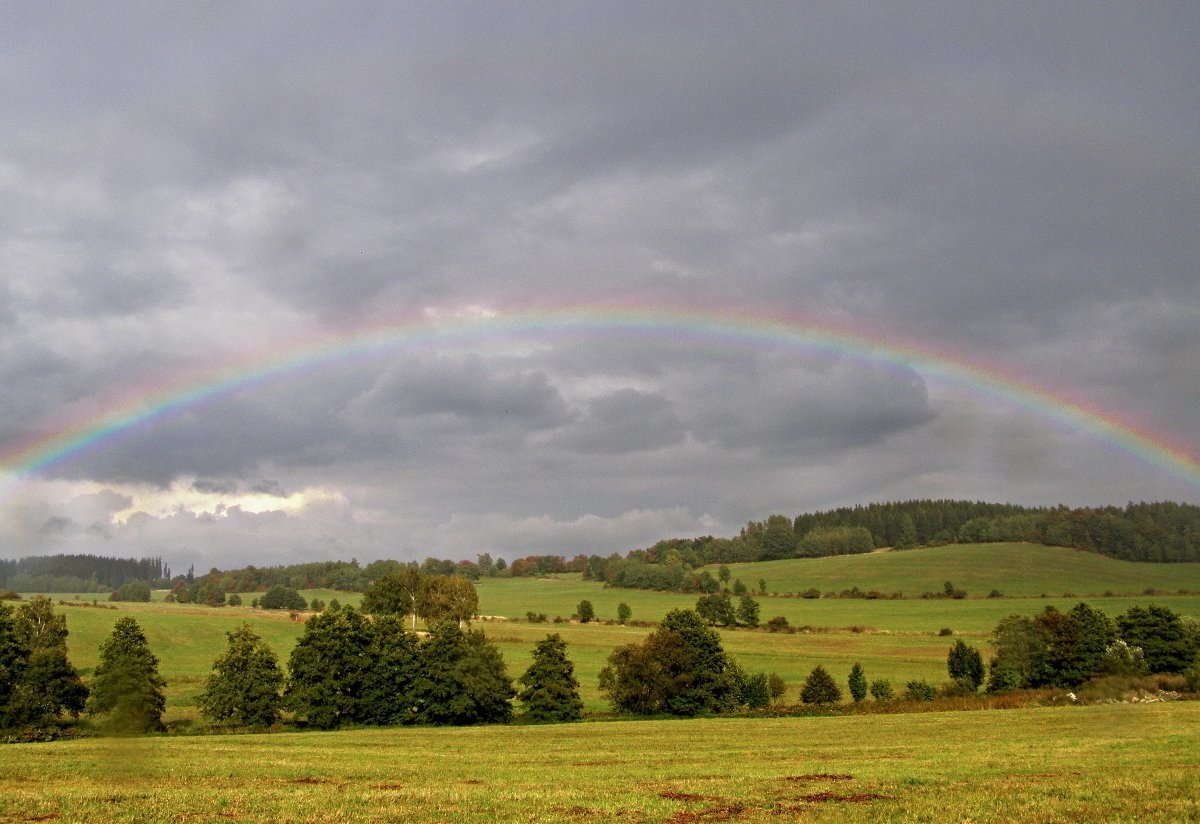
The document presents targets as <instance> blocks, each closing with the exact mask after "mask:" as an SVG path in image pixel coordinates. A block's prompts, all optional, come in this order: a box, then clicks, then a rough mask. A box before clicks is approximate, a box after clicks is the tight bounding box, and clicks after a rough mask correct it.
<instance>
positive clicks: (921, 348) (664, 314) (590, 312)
mask: <svg viewBox="0 0 1200 824" xmlns="http://www.w3.org/2000/svg"><path fill="white" fill-rule="evenodd" d="M581 336H582V337H586V336H611V337H625V338H628V337H643V338H662V339H668V340H677V339H685V340H693V341H696V342H697V343H711V344H713V345H717V346H748V347H756V348H762V347H775V348H781V347H782V348H787V349H790V350H794V351H797V352H798V353H803V354H806V355H809V356H813V355H816V356H826V357H831V358H851V359H855V360H858V361H861V362H863V363H868V364H873V365H881V366H885V367H892V368H907V369H913V370H915V371H917V372H918V373H919V374H921V375H922V376H923V377H926V378H931V379H933V380H935V381H941V382H945V383H947V384H949V385H951V386H953V387H959V388H964V389H966V390H968V391H969V392H971V393H973V394H977V395H980V396H983V397H986V398H990V399H993V400H998V401H1000V402H1002V403H1004V404H1008V405H1011V406H1015V407H1018V408H1020V409H1023V410H1026V411H1028V412H1030V413H1032V414H1033V415H1035V416H1038V417H1040V418H1044V419H1047V420H1049V421H1051V422H1053V423H1054V424H1056V425H1057V426H1060V427H1063V428H1065V429H1067V430H1070V431H1073V432H1078V433H1081V434H1083V435H1084V436H1087V437H1089V438H1092V439H1095V440H1097V441H1100V442H1104V443H1108V444H1111V445H1113V446H1115V447H1116V448H1118V449H1120V450H1122V451H1124V452H1126V453H1129V454H1131V455H1133V456H1135V457H1136V458H1137V459H1139V460H1141V461H1144V462H1146V463H1148V464H1150V465H1152V466H1154V467H1157V468H1159V469H1161V470H1164V471H1166V472H1167V473H1169V474H1171V475H1174V476H1176V477H1178V478H1180V479H1182V480H1183V481H1184V482H1186V483H1187V484H1190V485H1191V486H1193V487H1195V488H1196V489H1198V490H1200V455H1198V453H1197V452H1196V451H1195V450H1194V449H1192V448H1190V447H1189V446H1186V445H1184V444H1183V443H1182V442H1179V441H1176V440H1173V439H1172V438H1171V437H1170V436H1168V435H1166V434H1164V433H1161V432H1156V431H1153V430H1151V429H1149V428H1148V427H1146V426H1144V425H1141V424H1138V423H1136V422H1135V421H1133V420H1132V419H1129V418H1125V417H1122V416H1119V415H1117V414H1114V413H1113V412H1111V411H1107V410H1105V409H1102V408H1100V407H1098V406H1096V405H1094V404H1091V403H1089V402H1087V401H1086V400H1083V399H1081V398H1078V397H1073V396H1072V395H1070V394H1068V393H1067V392H1064V391H1063V390H1061V389H1056V388H1052V387H1050V386H1047V385H1045V384H1043V383H1039V382H1038V381H1036V380H1033V379H1030V378H1028V377H1024V376H1018V375H1017V374H1015V373H1013V372H1011V371H1009V370H1008V369H1006V368H1005V367H1003V366H1002V365H1000V364H995V363H989V362H986V361H984V360H982V359H979V358H973V357H963V356H962V355H960V354H956V353H951V352H947V351H944V350H941V349H938V348H937V347H935V346H933V345H930V344H929V343H926V342H921V341H917V340H914V339H908V338H905V337H903V336H902V335H899V334H897V333H894V332H890V331H886V330H885V331H883V332H880V331H877V330H873V329H872V330H867V329H863V328H860V327H856V326H854V325H852V324H850V323H845V322H840V321H838V320H831V319H829V318H815V317H805V316H801V315H783V314H778V313H774V312H771V311H769V310H741V311H730V310H729V309H728V308H727V307H721V308H706V307H695V306H689V307H671V308H661V307H654V308H650V307H646V306H644V305H642V306H639V305H585V306H567V307H561V306H554V307H549V308H536V309H528V308H525V309H518V310H513V311H504V310H500V311H484V310H477V311H468V312H463V313H458V314H451V315H445V314H439V313H426V314H424V315H422V316H420V317H417V318H406V319H403V320H400V321H395V320H385V321H378V322H374V323H370V324H367V325H365V326H364V327H362V328H359V329H356V330H351V331H340V332H334V333H327V334H325V336H324V337H322V338H321V339H320V340H318V341H316V342H312V341H309V342H304V343H294V342H292V343H286V344H283V345H279V346H277V347H276V348H275V349H273V350H268V351H263V352H259V353H257V354H256V355H254V356H252V357H248V358H247V357H244V356H243V357H242V358H241V359H240V360H238V361H230V362H227V363H224V364H219V365H215V366H208V367H206V368H204V369H200V370H194V371H192V372H190V373H186V374H183V375H178V376H174V377H172V378H171V379H169V380H165V381H161V382H160V383H159V384H157V385H155V386H152V387H142V388H141V389H140V390H133V391H132V392H130V393H129V394H127V395H126V396H125V397H124V399H121V400H118V401H115V402H113V403H111V404H110V405H109V406H108V408H106V409H104V410H103V411H101V412H100V413H99V414H91V415H89V416H87V417H83V418H81V419H79V420H75V421H69V422H66V423H60V424H58V425H57V426H56V427H55V428H54V430H53V431H52V432H50V433H49V434H43V435H42V436H40V437H38V438H34V439H31V440H29V441H27V442H25V443H22V444H16V445H9V446H8V447H7V449H5V450H3V451H0V469H4V470H7V471H8V472H9V473H10V474H14V475H16V476H18V477H28V476H32V475H37V474H42V473H46V472H47V471H49V470H52V469H54V468H55V467H57V466H60V465H63V464H66V463H68V462H70V461H71V460H73V459H78V458H79V457H81V456H83V455H85V454H88V453H91V452H92V451H95V450H99V449H103V448H106V447H110V446H112V445H113V444H114V443H115V442H116V441H117V440H119V439H121V438H124V437H129V436H132V435H133V434H135V433H136V432H137V431H138V430H139V428H141V427H144V426H148V425H151V424H152V423H154V422H155V421H158V420H160V419H163V418H165V417H169V416H171V415H172V414H176V413H179V412H181V411H184V410H188V409H192V408H194V407H199V406H202V405H203V404H205V403H208V402H211V401H214V400H216V399H218V398H220V397H222V396H225V395H229V394H232V393H234V392H241V391H246V390H248V389H252V388H253V387H254V386H256V385H259V384H263V383H266V382H269V381H272V380H276V379H279V378H281V377H288V376H294V375H297V374H301V373H304V372H308V371H313V370H322V369H329V368H333V367H336V366H338V365H340V364H345V363H347V362H353V361H356V360H361V359H366V358H373V357H380V356H383V355H387V354H391V353H395V352H399V351H405V350H414V349H420V348H424V347H452V346H472V345H480V344H488V343H493V342H498V341H502V340H504V339H514V340H517V339H522V340H523V339H530V338H532V339H556V338H562V337H581Z"/></svg>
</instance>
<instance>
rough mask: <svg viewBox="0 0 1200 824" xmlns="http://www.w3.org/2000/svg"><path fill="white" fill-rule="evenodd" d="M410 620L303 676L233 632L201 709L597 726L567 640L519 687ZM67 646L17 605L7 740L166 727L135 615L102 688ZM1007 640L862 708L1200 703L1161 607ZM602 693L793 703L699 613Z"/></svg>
mask: <svg viewBox="0 0 1200 824" xmlns="http://www.w3.org/2000/svg"><path fill="white" fill-rule="evenodd" d="M430 580H447V579H445V578H444V577H441V576H432V577H431V578H430ZM460 580H461V579H460ZM468 583H469V582H468ZM406 615H407V613H406V612H403V611H399V610H397V611H385V610H383V609H381V611H380V612H378V613H376V614H367V613H366V612H364V611H360V610H357V609H355V608H353V607H339V608H333V609H326V610H325V611H323V612H320V613H318V614H315V615H313V616H311V617H310V618H309V619H308V620H307V621H306V622H305V625H304V631H303V633H302V634H301V636H300V638H299V639H298V640H297V642H296V645H295V646H294V647H293V648H292V651H291V653H290V655H289V657H288V661H287V666H286V671H285V669H284V667H282V666H281V665H280V662H279V659H278V657H277V656H276V654H275V653H274V651H273V650H272V649H271V648H270V647H269V646H268V645H267V644H266V643H265V642H264V641H263V639H262V638H261V637H260V636H259V635H258V634H257V633H256V632H254V630H253V628H252V627H251V626H250V625H249V624H243V625H241V626H240V627H238V628H236V629H233V630H231V631H229V632H228V633H227V646H226V649H225V651H224V652H223V653H222V654H221V655H220V656H219V657H218V658H217V659H216V660H215V661H214V662H213V666H212V671H211V673H210V675H209V677H208V678H207V679H206V681H205V684H204V687H203V689H202V690H201V693H200V696H199V698H198V706H199V708H200V711H201V714H202V715H203V716H204V717H205V718H206V719H208V720H209V721H211V722H212V723H214V724H216V725H218V726H225V727H241V728H245V727H272V726H274V725H276V724H279V723H281V721H282V720H283V718H284V715H283V714H284V713H285V712H286V713H291V717H292V723H296V724H299V725H301V726H308V727H313V728H319V729H335V728H339V727H344V726H347V725H379V726H392V725H407V724H435V725H437V724H445V725H467V724H481V723H507V722H508V721H510V720H512V719H513V713H514V707H513V703H512V702H513V699H514V698H515V699H516V701H517V702H518V703H519V704H520V705H521V706H522V707H523V716H524V717H526V718H528V719H529V720H533V721H572V720H576V719H579V718H581V717H582V713H583V703H582V701H581V699H580V696H579V683H578V680H577V679H576V678H575V675H574V665H573V664H572V662H571V661H570V658H569V657H568V655H567V644H566V642H565V641H564V640H563V639H562V638H561V636H559V635H557V634H548V635H547V636H546V638H545V639H543V640H541V641H539V642H538V643H537V644H535V646H534V649H533V651H532V662H531V663H530V665H529V667H528V668H527V669H526V670H525V672H524V673H523V674H522V675H520V676H519V677H518V678H517V679H516V684H515V685H514V683H513V680H512V679H510V677H509V675H508V673H507V669H506V667H505V663H504V659H503V656H502V655H501V653H500V651H499V650H498V649H497V648H496V646H495V644H494V643H493V642H491V641H490V640H489V639H488V638H487V637H486V636H485V635H484V634H483V633H482V632H481V631H478V630H471V629H470V628H469V627H468V628H466V629H464V628H463V627H462V626H461V625H460V623H459V622H458V621H456V620H453V619H435V620H430V621H427V627H428V632H426V633H424V634H423V635H419V634H418V633H416V632H414V631H412V630H411V629H410V628H409V626H408V624H407V622H406V620H405V618H406ZM66 638H67V627H66V621H65V618H64V617H63V616H60V615H56V614H55V613H54V611H53V606H52V605H51V602H50V601H49V600H48V599H46V598H41V597H38V598H34V599H32V600H31V601H30V602H28V603H24V604H21V605H20V606H19V607H18V608H17V609H16V610H14V609H13V608H11V607H9V606H7V605H6V604H3V603H0V730H6V731H8V732H9V733H12V732H13V731H20V730H26V731H29V730H47V729H50V730H54V729H59V730H61V728H62V722H63V721H64V720H65V719H66V717H67V716H70V717H72V718H77V717H78V716H79V715H80V713H81V712H86V713H87V714H88V716H89V718H90V719H92V720H93V722H94V723H95V724H96V725H97V726H98V727H99V728H100V729H102V730H106V731H113V732H120V733H140V732H153V731H157V730H161V729H163V723H162V715H163V712H164V710H165V708H166V697H165V687H166V682H165V680H164V679H163V678H162V676H161V675H160V674H159V672H158V658H157V656H155V654H154V653H153V652H152V651H151V649H150V646H149V644H148V642H147V640H146V636H145V634H144V632H143V631H142V629H141V627H140V626H139V625H138V623H137V621H136V620H135V619H134V618H132V617H128V616H125V617H121V618H119V619H118V620H117V622H116V624H115V625H114V627H113V630H112V632H111V634H110V635H109V636H108V638H106V639H105V641H104V642H103V643H102V644H101V646H100V649H99V662H98V664H97V666H96V669H95V674H94V677H93V678H92V680H91V683H90V685H85V684H84V682H83V681H82V679H81V678H80V677H79V675H78V673H77V672H76V671H75V669H74V668H73V667H72V666H71V664H70V662H69V661H68V659H67V653H66ZM992 642H993V647H994V649H995V655H994V656H993V657H992V659H991V662H990V667H987V668H985V666H984V663H983V656H982V654H981V653H980V651H979V650H978V649H976V648H974V647H972V646H970V645H968V644H966V643H964V642H963V641H961V640H958V641H956V642H955V643H954V645H953V646H952V647H951V648H950V650H949V651H948V653H947V659H946V668H947V674H948V675H949V677H950V681H949V682H948V683H947V684H945V685H943V686H942V687H940V688H937V687H935V686H933V685H931V684H929V683H927V682H925V681H920V680H914V681H909V682H908V683H907V684H905V687H904V691H903V693H900V694H899V695H897V691H896V690H895V689H894V688H893V686H892V685H891V683H890V682H889V681H887V680H886V679H876V680H874V681H871V682H869V683H868V681H867V678H866V673H865V672H864V671H863V668H862V667H861V665H859V664H855V665H854V666H853V667H852V669H851V671H850V674H849V678H848V679H847V687H848V689H849V693H850V697H851V699H852V700H853V701H854V702H855V703H858V702H861V701H863V700H864V699H865V698H866V696H867V694H868V692H869V693H870V694H871V695H872V696H873V697H874V698H875V699H876V700H877V701H888V700H891V699H892V698H895V697H902V698H905V699H908V700H913V701H925V700H932V699H933V698H934V697H936V696H937V695H939V694H940V695H943V696H962V695H974V694H976V693H977V692H978V691H979V689H980V688H981V687H983V686H984V685H985V683H986V689H987V690H988V691H989V692H994V693H999V692H1011V691H1014V690H1023V689H1036V688H1040V687H1048V686H1049V687H1063V688H1067V687H1070V688H1075V687H1078V686H1079V685H1080V684H1083V683H1085V682H1087V681H1089V680H1091V679H1094V678H1100V677H1104V676H1140V675H1146V674H1148V673H1178V674H1182V675H1183V676H1184V678H1185V680H1186V683H1187V685H1188V689H1189V690H1191V691H1196V690H1200V626H1198V625H1197V624H1196V623H1195V622H1194V621H1189V620H1188V619H1184V618H1181V617H1180V616H1179V615H1177V614H1175V613H1174V612H1173V611H1171V610H1170V609H1168V608H1166V607H1162V606H1158V605H1153V604H1152V605H1150V606H1146V607H1143V606H1134V607H1131V608H1129V609H1128V610H1126V611H1125V612H1124V613H1122V614H1121V615H1119V616H1117V617H1116V618H1115V619H1112V618H1109V617H1108V616H1107V615H1105V614H1104V613H1103V612H1101V611H1100V610H1097V609H1095V608H1093V607H1091V606H1090V605H1088V604H1086V603H1084V602H1080V603H1078V604H1076V605H1075V606H1074V607H1073V608H1072V609H1071V610H1069V611H1068V612H1065V613H1064V612H1058V611H1057V610H1055V609H1054V608H1053V607H1048V608H1046V609H1045V610H1044V611H1043V612H1041V613H1039V614H1037V615H1035V616H1032V617H1028V616H1021V615H1015V614H1014V615H1010V616H1008V617H1007V618H1004V619H1002V620H1001V621H1000V622H999V623H998V624H997V626H996V628H995V630H994V632H993V634H992ZM988 669H990V677H989V676H988ZM599 686H600V691H601V694H602V695H604V696H605V698H606V699H607V700H608V701H609V703H610V704H611V705H612V707H613V709H614V710H615V711H617V712H620V713H631V714H638V715H673V716H697V715H713V714H721V713H727V712H731V711H737V710H739V709H743V708H761V707H766V706H768V705H769V704H771V703H777V702H778V701H779V700H780V699H781V698H782V697H783V695H784V693H785V685H784V683H783V681H782V680H781V679H780V678H779V677H778V676H777V675H775V674H774V673H771V674H766V673H747V672H745V671H744V670H743V669H742V668H741V667H740V666H739V665H738V663H737V662H736V661H735V660H734V659H733V658H732V657H731V656H729V655H728V654H727V653H726V652H725V650H724V649H723V646H722V643H721V637H720V635H719V634H718V633H717V632H716V630H714V629H713V628H712V627H711V626H709V625H708V622H707V621H706V620H705V618H704V617H703V616H702V615H701V614H700V613H699V612H697V611H696V610H681V609H676V610H672V611H671V612H669V613H668V614H667V615H666V617H665V618H664V619H663V620H662V621H661V622H660V623H659V624H658V626H657V627H656V628H655V629H654V630H653V631H652V632H650V634H649V635H647V636H646V637H645V638H644V639H642V640H641V641H637V642H633V643H629V644H625V645H622V646H619V647H617V648H616V649H614V650H613V651H612V652H611V653H610V654H609V656H608V658H607V661H606V664H605V666H604V667H603V668H602V669H601V671H600V674H599ZM518 687H519V689H518ZM800 700H801V702H802V703H804V704H815V705H825V704H836V703H839V702H841V701H842V691H841V688H840V687H839V686H838V684H837V682H836V681H835V679H834V678H833V677H832V675H830V673H829V672H828V671H827V670H826V669H825V667H824V666H818V667H815V668H814V669H813V670H812V672H811V673H810V674H809V676H808V677H807V678H806V679H805V681H804V683H803V685H802V686H801V690H800ZM38 735H39V737H40V735H41V734H40V733H39V734H38ZM6 737H8V738H9V739H10V740H12V739H13V737H14V736H12V735H8V736H6ZM16 737H17V738H18V739H19V738H20V735H17V736H16Z"/></svg>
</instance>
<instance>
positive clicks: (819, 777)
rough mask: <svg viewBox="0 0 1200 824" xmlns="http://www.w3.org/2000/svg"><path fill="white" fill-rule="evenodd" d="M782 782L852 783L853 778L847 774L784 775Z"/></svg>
mask: <svg viewBox="0 0 1200 824" xmlns="http://www.w3.org/2000/svg"><path fill="white" fill-rule="evenodd" d="M783 780H784V781H853V780H854V776H852V775H849V774H848V773H807V774H805V775H785V776H784V777H783Z"/></svg>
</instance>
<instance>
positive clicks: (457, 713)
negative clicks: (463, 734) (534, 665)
mask: <svg viewBox="0 0 1200 824" xmlns="http://www.w3.org/2000/svg"><path fill="white" fill-rule="evenodd" d="M418 658H419V661H420V667H419V674H418V676H417V677H416V684H415V688H414V701H415V705H416V708H417V712H416V720H417V721H418V722H420V723H425V724H455V725H463V724H488V723H500V722H506V721H508V720H509V719H510V718H511V717H512V704H511V703H509V702H510V700H511V699H512V697H513V695H515V690H513V687H512V682H511V681H510V680H509V678H508V673H507V672H506V670H505V667H504V658H503V656H501V655H500V651H499V650H498V649H496V646H495V645H494V644H492V643H491V642H490V641H488V640H487V638H486V637H484V634H483V633H482V632H479V631H477V630H476V631H471V632H463V630H462V629H461V628H460V627H459V626H458V624H457V623H456V622H454V621H441V622H437V623H435V624H434V625H433V626H432V627H430V633H429V637H428V638H426V639H425V640H423V641H422V642H421V644H420V646H419V650H418Z"/></svg>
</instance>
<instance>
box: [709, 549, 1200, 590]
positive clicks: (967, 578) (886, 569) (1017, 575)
mask: <svg viewBox="0 0 1200 824" xmlns="http://www.w3.org/2000/svg"><path fill="white" fill-rule="evenodd" d="M710 569H711V568H710ZM729 571H730V573H731V574H732V576H733V578H741V580H742V583H744V584H745V585H746V586H747V587H749V588H750V589H752V590H757V589H758V586H759V585H758V582H759V579H762V580H765V581H766V583H767V591H768V592H792V593H800V592H803V591H804V590H806V589H809V588H810V587H816V588H817V589H818V590H820V591H821V592H822V593H825V592H831V591H832V592H841V591H842V590H844V589H851V588H853V587H855V586H857V587H858V588H859V589H861V590H863V591H864V592H866V591H870V590H873V589H874V590H879V591H880V592H883V593H885V594H889V595H890V594H891V593H893V592H902V593H904V595H905V596H907V597H909V598H915V597H918V596H920V595H921V593H924V592H934V593H937V592H942V590H943V586H942V585H943V583H944V582H945V581H947V580H948V581H951V582H952V583H953V584H954V585H955V586H956V587H957V588H960V589H965V590H966V591H967V593H968V594H969V596H970V597H985V596H986V595H987V594H988V593H990V592H991V591H992V590H993V589H998V590H999V591H1000V592H1001V593H1003V594H1004V595H1017V596H1035V597H1036V596H1039V595H1042V594H1046V595H1061V594H1063V593H1064V592H1069V593H1073V594H1074V595H1078V596H1097V595H1102V594H1103V593H1105V592H1112V593H1116V594H1139V593H1142V592H1144V591H1145V590H1146V589H1155V590H1159V591H1166V592H1176V591H1178V590H1181V589H1184V590H1192V591H1200V564H1145V563H1134V562H1132V561H1118V560H1116V559H1115V558H1108V557H1106V556H1104V555H1097V554H1096V553H1094V552H1084V551H1082V550H1076V549H1065V548H1062V547H1049V546H1041V545H1037V544H954V545H951V546H943V547H924V548H921V549H910V550H892V551H884V552H872V553H869V554H867V555H838V556H834V557H829V558H795V559H791V560H787V561H765V562H762V563H756V564H730V565H729Z"/></svg>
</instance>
